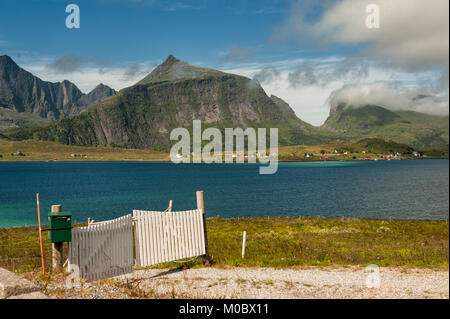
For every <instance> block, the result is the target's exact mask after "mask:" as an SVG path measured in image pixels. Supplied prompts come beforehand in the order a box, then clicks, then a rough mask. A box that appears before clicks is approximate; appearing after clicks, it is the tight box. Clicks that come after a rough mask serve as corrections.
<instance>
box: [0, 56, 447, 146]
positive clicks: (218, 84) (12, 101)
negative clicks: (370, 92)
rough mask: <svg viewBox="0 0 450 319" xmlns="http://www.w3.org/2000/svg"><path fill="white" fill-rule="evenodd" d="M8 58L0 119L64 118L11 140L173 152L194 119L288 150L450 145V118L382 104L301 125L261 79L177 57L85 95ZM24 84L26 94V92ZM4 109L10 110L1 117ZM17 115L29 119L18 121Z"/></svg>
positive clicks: (339, 110)
mask: <svg viewBox="0 0 450 319" xmlns="http://www.w3.org/2000/svg"><path fill="white" fill-rule="evenodd" d="M2 59H3V60H2V61H3V62H2V70H3V71H2V73H0V103H3V104H0V118H1V117H2V116H3V117H8V116H9V117H10V118H11V115H14V116H12V117H13V118H14V119H13V120H9V122H7V123H8V124H11V121H15V123H17V125H16V126H30V125H29V123H30V122H32V123H36V121H35V120H36V117H38V116H39V118H40V119H45V121H49V119H53V118H55V119H58V118H59V120H56V121H54V122H51V123H48V124H44V125H42V126H39V127H33V128H21V129H16V130H12V131H8V132H7V133H4V135H5V136H9V138H11V139H31V138H34V139H41V140H50V141H57V142H60V143H64V144H69V145H85V146H95V145H104V146H116V147H126V148H154V149H157V150H164V151H168V150H169V149H170V145H171V144H172V142H171V141H170V132H171V131H172V130H173V129H174V128H177V127H185V128H187V129H189V130H191V129H192V121H193V120H201V121H202V126H203V128H206V127H211V126H214V127H216V128H219V129H224V128H229V127H232V128H236V127H240V128H244V129H245V128H247V127H253V128H258V127H264V128H271V127H276V128H278V132H279V144H280V145H281V146H283V145H300V144H305V145H314V144H320V143H327V142H331V141H339V140H340V141H350V140H355V139H361V138H371V137H376V138H382V139H386V140H393V141H395V142H397V143H402V144H407V145H409V146H412V147H414V148H417V149H425V148H429V147H435V146H440V145H444V144H448V141H449V133H448V132H449V128H448V126H449V125H448V116H433V115H427V114H423V113H418V112H412V111H392V110H388V109H386V108H384V107H382V106H378V105H362V106H358V107H355V106H352V105H344V104H338V105H335V106H334V107H332V108H331V110H330V116H329V118H328V119H327V121H326V122H325V123H324V125H322V126H321V127H315V126H312V125H310V124H308V123H306V122H304V121H302V120H300V119H299V118H298V117H297V116H296V115H295V113H294V111H293V110H292V109H291V107H290V106H289V105H288V104H287V103H286V102H285V101H283V100H282V99H280V98H278V97H276V96H274V95H272V96H270V97H269V96H267V94H266V93H265V91H264V90H263V88H262V87H261V86H260V84H259V83H258V82H257V81H255V80H251V79H249V78H246V77H243V76H239V75H234V74H229V73H224V72H220V71H217V70H212V69H207V68H198V67H195V66H192V65H190V64H188V63H186V62H184V61H181V60H178V59H176V58H175V57H174V56H172V55H170V56H169V57H168V58H167V59H166V60H165V61H164V62H163V63H162V64H161V65H159V66H158V67H157V68H155V69H154V70H153V71H152V72H151V73H150V74H149V75H147V76H146V77H144V78H143V79H142V80H141V81H139V82H138V83H136V84H135V85H133V86H131V87H128V88H125V89H123V90H121V91H120V92H118V93H117V94H116V92H115V91H114V90H112V89H110V88H109V87H107V86H104V85H102V84H100V85H99V86H98V87H97V88H95V89H94V90H93V91H92V92H90V93H89V94H86V95H84V94H82V93H81V92H79V90H78V89H76V87H75V86H74V85H73V84H71V83H70V82H68V81H65V82H62V83H50V82H44V81H41V80H39V79H38V78H35V77H33V76H32V75H31V74H29V73H28V72H26V71H24V70H22V69H20V68H18V67H17V66H15V67H14V65H15V64H13V62H11V61H12V60H10V59H9V60H10V61H9V62H7V63H5V62H4V61H5V60H6V61H7V60H8V58H5V56H2ZM5 64H7V66H4V65H5ZM4 70H10V71H8V72H5V71H4ZM11 74H13V75H14V74H15V76H11ZM12 78H13V79H16V80H11V79H12ZM19 78H20V79H22V80H20V81H19V80H18V79H19ZM5 79H8V80H5ZM5 83H6V84H7V85H5ZM16 83H17V85H16V86H14V85H13V84H16ZM19 84H20V85H19ZM22 87H23V88H24V92H25V93H23V94H22V95H21V94H20V92H22V91H21V88H22ZM9 92H11V93H9ZM14 92H15V93H14ZM107 96H109V98H106V99H105V97H107ZM5 101H6V102H5ZM58 101H59V102H58ZM5 105H6V107H8V112H5V111H3V113H2V112H1V111H2V107H3V108H4V107H5ZM88 105H92V106H91V107H89V108H87V106H88ZM3 110H6V109H3ZM18 112H21V113H20V114H21V115H23V114H27V116H21V117H17V116H16V115H17V114H19V113H18ZM68 115H74V116H70V117H67V116H68ZM1 129H2V126H1V121H0V130H1Z"/></svg>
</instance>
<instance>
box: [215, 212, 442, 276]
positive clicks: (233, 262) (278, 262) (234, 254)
mask: <svg viewBox="0 0 450 319" xmlns="http://www.w3.org/2000/svg"><path fill="white" fill-rule="evenodd" d="M244 230H245V231H246V232H247V245H246V253H245V259H242V258H241V245H242V232H243V231H244ZM208 236H209V247H210V252H211V255H212V256H213V258H214V263H215V264H216V265H217V266H249V267H253V266H258V267H294V266H306V265H317V266H329V265H368V264H377V265H379V266H417V267H435V266H443V267H448V262H449V243H448V239H449V227H448V223H447V222H444V221H416V220H411V221H405V220H367V219H353V218H352V219H348V218H346V219H343V218H342V219H328V218H249V219H223V218H211V219H208Z"/></svg>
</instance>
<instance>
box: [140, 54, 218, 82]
mask: <svg viewBox="0 0 450 319" xmlns="http://www.w3.org/2000/svg"><path fill="white" fill-rule="evenodd" d="M224 74H225V73H223V72H220V71H216V70H212V69H207V68H198V67H195V66H193V65H190V64H189V63H187V62H184V61H182V60H179V59H177V58H175V57H174V56H173V55H172V54H170V55H169V56H168V57H167V59H166V60H165V61H164V62H163V63H162V64H160V65H158V66H157V67H156V68H155V69H154V70H153V71H152V72H151V73H150V74H149V75H147V76H146V77H145V78H143V79H142V80H141V81H139V82H138V83H137V84H140V85H142V84H151V83H158V82H165V81H177V80H189V79H198V78H204V77H208V76H221V75H224Z"/></svg>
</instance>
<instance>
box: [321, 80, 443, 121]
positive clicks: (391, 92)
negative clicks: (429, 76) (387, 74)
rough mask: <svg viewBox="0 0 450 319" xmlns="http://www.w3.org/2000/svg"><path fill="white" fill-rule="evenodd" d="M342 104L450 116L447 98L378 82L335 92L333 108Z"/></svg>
mask: <svg viewBox="0 0 450 319" xmlns="http://www.w3.org/2000/svg"><path fill="white" fill-rule="evenodd" d="M340 103H345V104H347V105H353V106H355V107H358V106H362V105H367V104H374V105H378V106H382V107H384V108H387V109H389V110H394V111H395V110H403V111H405V110H409V111H416V112H422V113H428V114H434V115H448V111H449V109H448V107H449V101H448V97H446V96H439V95H432V94H429V92H426V91H424V90H423V89H418V88H415V89H412V88H406V87H402V86H395V85H394V86H392V85H388V84H387V83H386V82H378V83H373V84H369V85H349V86H344V87H343V88H341V89H339V90H337V91H335V92H333V93H332V94H331V96H330V104H331V107H332V108H333V107H336V106H337V105H338V104H340Z"/></svg>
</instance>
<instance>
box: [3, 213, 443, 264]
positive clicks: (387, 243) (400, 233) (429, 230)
mask: <svg viewBox="0 0 450 319" xmlns="http://www.w3.org/2000/svg"><path fill="white" fill-rule="evenodd" d="M207 227H208V238H209V249H210V254H211V255H212V256H213V264H214V265H215V266H217V267H234V266H241V267H277V268H290V267H298V266H331V265H341V266H351V265H362V266H365V265H368V264H377V265H379V266H406V267H425V268H444V269H448V263H449V226H448V222H446V221H417V220H367V219H354V218H352V219H348V218H346V219H343V218H341V219H327V218H246V219H223V218H209V219H208V221H207ZM244 230H245V231H246V232H247V245H246V254H245V259H242V258H241V247H242V246H241V245H242V232H243V231H244ZM44 234H45V235H44V243H45V252H46V262H47V263H50V261H51V255H50V254H51V248H50V244H49V243H48V234H47V233H44ZM179 266H180V264H164V265H158V266H156V267H179ZM187 266H193V264H192V263H191V264H188V265H187ZM0 267H4V268H8V269H10V270H14V271H19V272H25V271H33V270H38V269H40V250H39V236H38V231H37V228H36V227H23V228H10V229H0Z"/></svg>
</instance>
